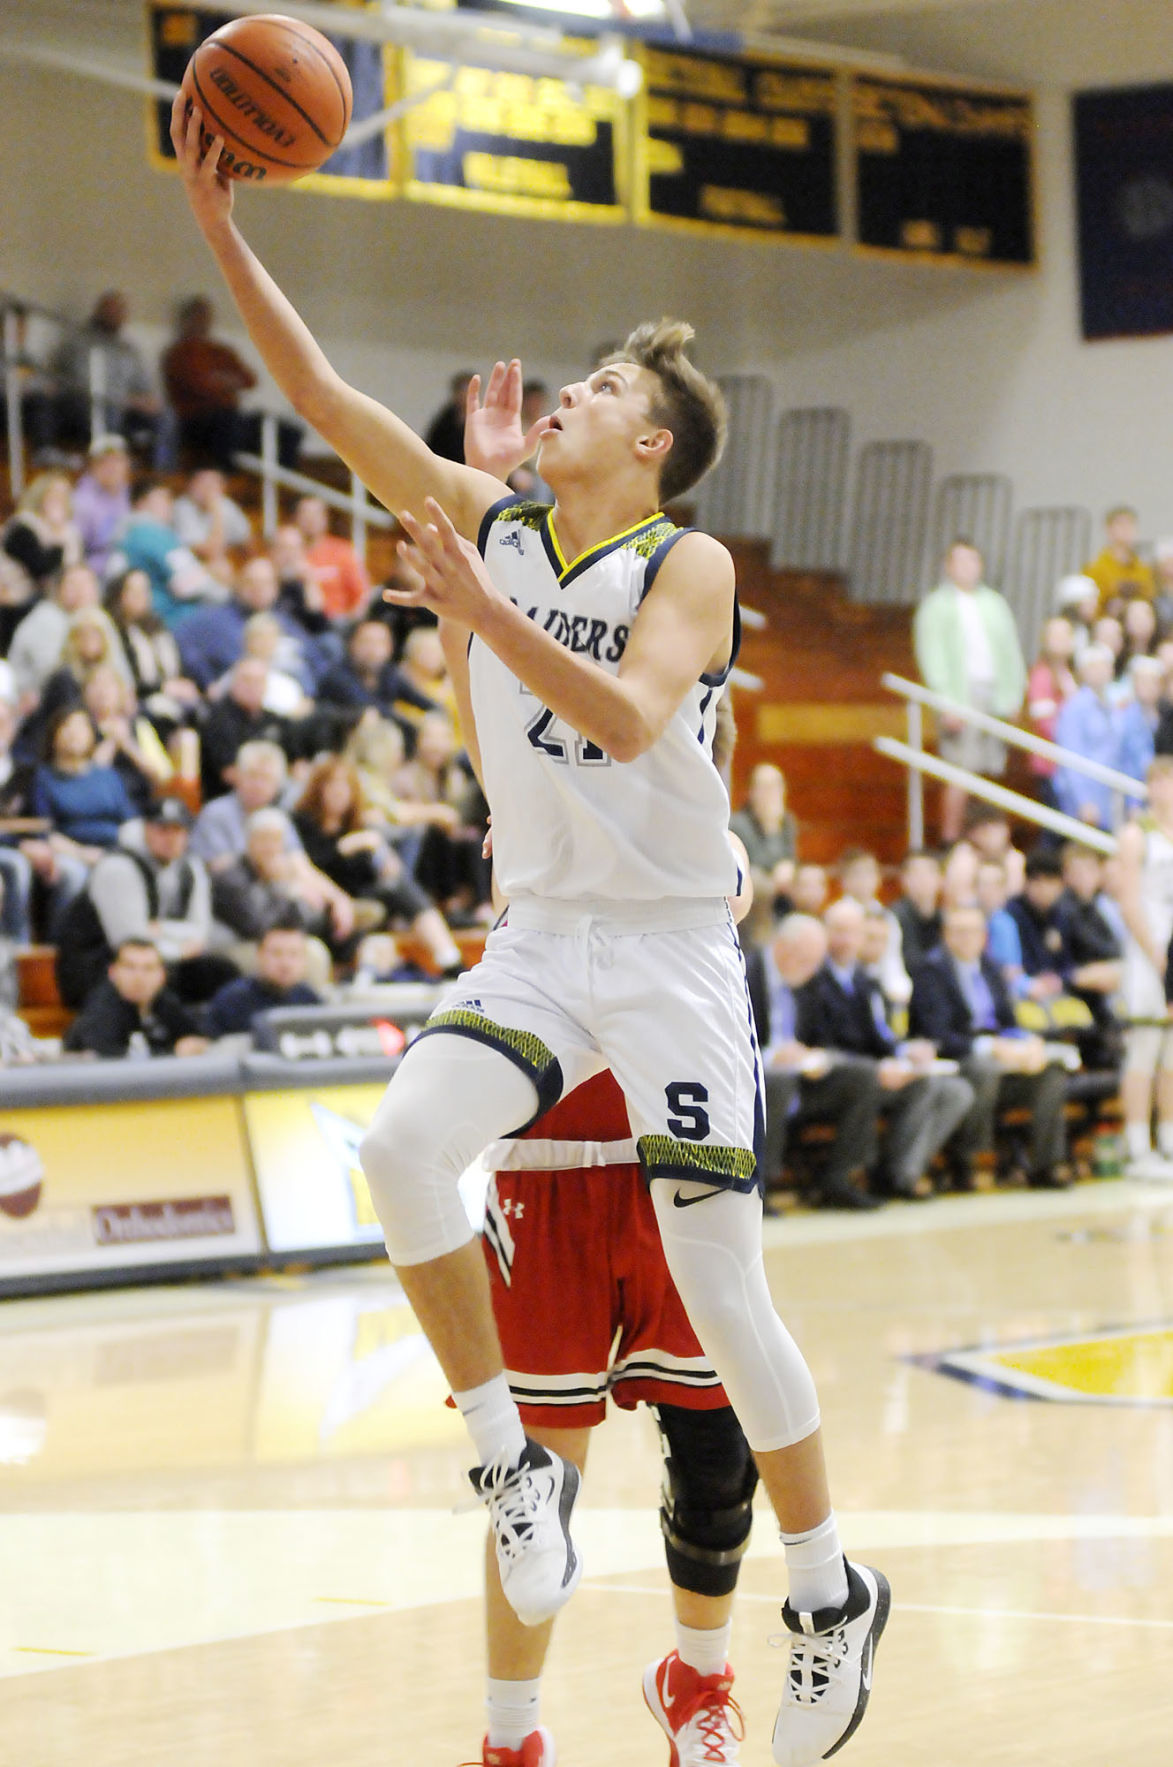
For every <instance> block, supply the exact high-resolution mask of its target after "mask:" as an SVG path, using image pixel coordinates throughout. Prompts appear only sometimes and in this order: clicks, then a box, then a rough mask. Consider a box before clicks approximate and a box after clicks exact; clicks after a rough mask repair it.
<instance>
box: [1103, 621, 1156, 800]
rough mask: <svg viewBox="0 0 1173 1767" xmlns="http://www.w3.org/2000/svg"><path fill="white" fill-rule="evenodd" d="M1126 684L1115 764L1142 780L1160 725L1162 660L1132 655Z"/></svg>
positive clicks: (1134, 777) (1129, 774)
mask: <svg viewBox="0 0 1173 1767" xmlns="http://www.w3.org/2000/svg"><path fill="white" fill-rule="evenodd" d="M1142 605H1147V603H1145V604H1142ZM1128 687H1129V694H1128V698H1127V699H1126V700H1125V702H1124V704H1123V705H1122V706H1121V707H1120V722H1119V727H1118V732H1117V735H1118V741H1119V747H1118V749H1117V754H1116V763H1115V764H1116V767H1117V768H1118V770H1119V771H1120V772H1121V773H1127V774H1128V776H1129V778H1130V779H1137V780H1140V781H1141V782H1142V783H1143V781H1144V779H1145V776H1146V775H1147V773H1148V770H1149V765H1150V763H1151V761H1152V758H1153V756H1154V754H1155V753H1156V746H1157V736H1158V733H1159V731H1160V728H1161V718H1162V700H1161V695H1162V693H1163V691H1164V687H1165V665H1164V663H1163V662H1162V661H1161V660H1160V658H1159V657H1155V656H1135V657H1133V659H1132V662H1131V664H1130V665H1129V670H1128Z"/></svg>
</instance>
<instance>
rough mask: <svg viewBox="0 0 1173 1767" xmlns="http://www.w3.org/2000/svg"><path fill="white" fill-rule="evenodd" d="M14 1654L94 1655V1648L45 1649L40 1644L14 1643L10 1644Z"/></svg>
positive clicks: (45, 1655)
mask: <svg viewBox="0 0 1173 1767" xmlns="http://www.w3.org/2000/svg"><path fill="white" fill-rule="evenodd" d="M11 1649H12V1652H13V1654H14V1655H15V1656H22V1657H94V1656H97V1654H98V1653H97V1651H94V1650H47V1649H46V1648H45V1647H44V1646H43V1645H40V1644H14V1645H12V1646H11Z"/></svg>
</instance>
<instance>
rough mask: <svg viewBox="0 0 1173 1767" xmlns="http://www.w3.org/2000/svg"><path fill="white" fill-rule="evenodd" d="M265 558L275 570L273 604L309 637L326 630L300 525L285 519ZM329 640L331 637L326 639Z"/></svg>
mask: <svg viewBox="0 0 1173 1767" xmlns="http://www.w3.org/2000/svg"><path fill="white" fill-rule="evenodd" d="M268 551H269V560H270V563H271V564H272V566H273V569H274V570H275V571H276V573H277V606H278V608H279V609H280V611H281V612H282V613H284V614H287V615H288V617H289V618H290V619H291V620H292V621H293V623H294V625H296V626H300V627H301V629H302V631H303V632H306V633H308V634H309V636H310V637H311V638H317V637H321V635H322V634H323V633H326V632H329V631H330V617H329V615H328V614H327V612H326V604H325V602H324V601H323V599H322V586H321V584H320V583H319V582H318V573H317V571H316V570H315V569H314V567H313V565H312V564H311V563H310V562H309V559H308V558H307V557H306V550H305V541H304V540H303V539H302V536H301V529H300V528H296V527H294V525H293V523H292V522H285V523H283V525H282V526H281V527H279V528H278V529H277V532H276V533H275V534H274V535H273V538H272V539H271V540H270V542H269V548H268ZM330 642H331V644H333V643H334V642H335V641H334V639H333V638H331V640H330Z"/></svg>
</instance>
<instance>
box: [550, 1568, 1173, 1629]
mask: <svg viewBox="0 0 1173 1767" xmlns="http://www.w3.org/2000/svg"><path fill="white" fill-rule="evenodd" d="M582 1587H583V1588H584V1589H593V1590H595V1591H596V1592H598V1593H605V1594H607V1595H658V1596H663V1595H666V1594H667V1593H668V1588H667V1585H665V1586H664V1588H662V1589H655V1588H653V1587H652V1586H651V1585H650V1584H644V1583H596V1582H591V1581H590V1580H588V1579H585V1578H584V1580H583V1583H582ZM736 1599H737V1600H738V1601H757V1602H767V1603H768V1604H769V1605H770V1606H771V1607H780V1606H781V1602H780V1601H779V1599H778V1597H777V1596H776V1595H755V1594H753V1593H752V1592H749V1591H745V1592H743V1591H742V1590H738V1592H737V1597H736ZM893 1610H894V1612H896V1613H903V1614H943V1615H946V1616H948V1617H951V1618H965V1619H977V1620H1043V1621H1045V1622H1046V1623H1047V1624H1050V1623H1051V1622H1052V1621H1063V1622H1066V1623H1067V1624H1068V1625H1072V1626H1146V1627H1151V1628H1153V1629H1155V1630H1158V1631H1170V1632H1173V1620H1150V1619H1147V1618H1144V1617H1142V1616H1140V1615H1137V1616H1136V1617H1135V1618H1130V1617H1129V1616H1127V1615H1123V1616H1121V1615H1109V1614H1041V1613H1034V1612H1032V1611H1031V1610H1030V1609H1027V1608H1017V1607H1006V1608H1003V1607H944V1606H941V1605H938V1604H936V1603H932V1602H920V1601H897V1602H894V1603H893Z"/></svg>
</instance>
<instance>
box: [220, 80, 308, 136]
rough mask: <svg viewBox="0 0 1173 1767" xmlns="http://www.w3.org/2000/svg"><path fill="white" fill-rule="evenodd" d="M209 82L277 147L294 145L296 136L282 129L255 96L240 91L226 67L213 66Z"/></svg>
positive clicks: (234, 108)
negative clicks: (251, 96) (262, 107)
mask: <svg viewBox="0 0 1173 1767" xmlns="http://www.w3.org/2000/svg"><path fill="white" fill-rule="evenodd" d="M274 71H276V70H274ZM211 82H212V85H213V86H218V87H219V88H220V90H221V92H223V94H224V96H225V98H226V99H227V100H228V102H229V104H230V105H231V106H232V108H233V110H237V111H239V112H240V114H241V115H242V116H245V117H247V118H248V120H249V122H250V123H251V124H252V126H253V128H254V129H256V130H258V131H259V133H260V134H262V135H267V136H268V137H269V139H270V140H271V141H275V142H276V143H277V145H278V146H279V147H292V146H293V145H294V142H295V140H296V137H295V136H294V135H291V134H290V132H289V130H288V129H283V128H282V127H281V125H280V123H279V122H278V121H277V120H276V118H275V117H271V116H269V115H268V113H267V112H266V111H264V110H262V109H261V107H260V105H259V104H258V103H257V101H256V99H255V98H250V96H249V94H248V93H247V92H242V91H241V89H240V87H239V86H238V85H237V83H236V81H235V80H234V79H233V78H232V75H231V74H230V73H229V72H228V71H227V69H226V68H222V67H218V68H213V70H212V74H211Z"/></svg>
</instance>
